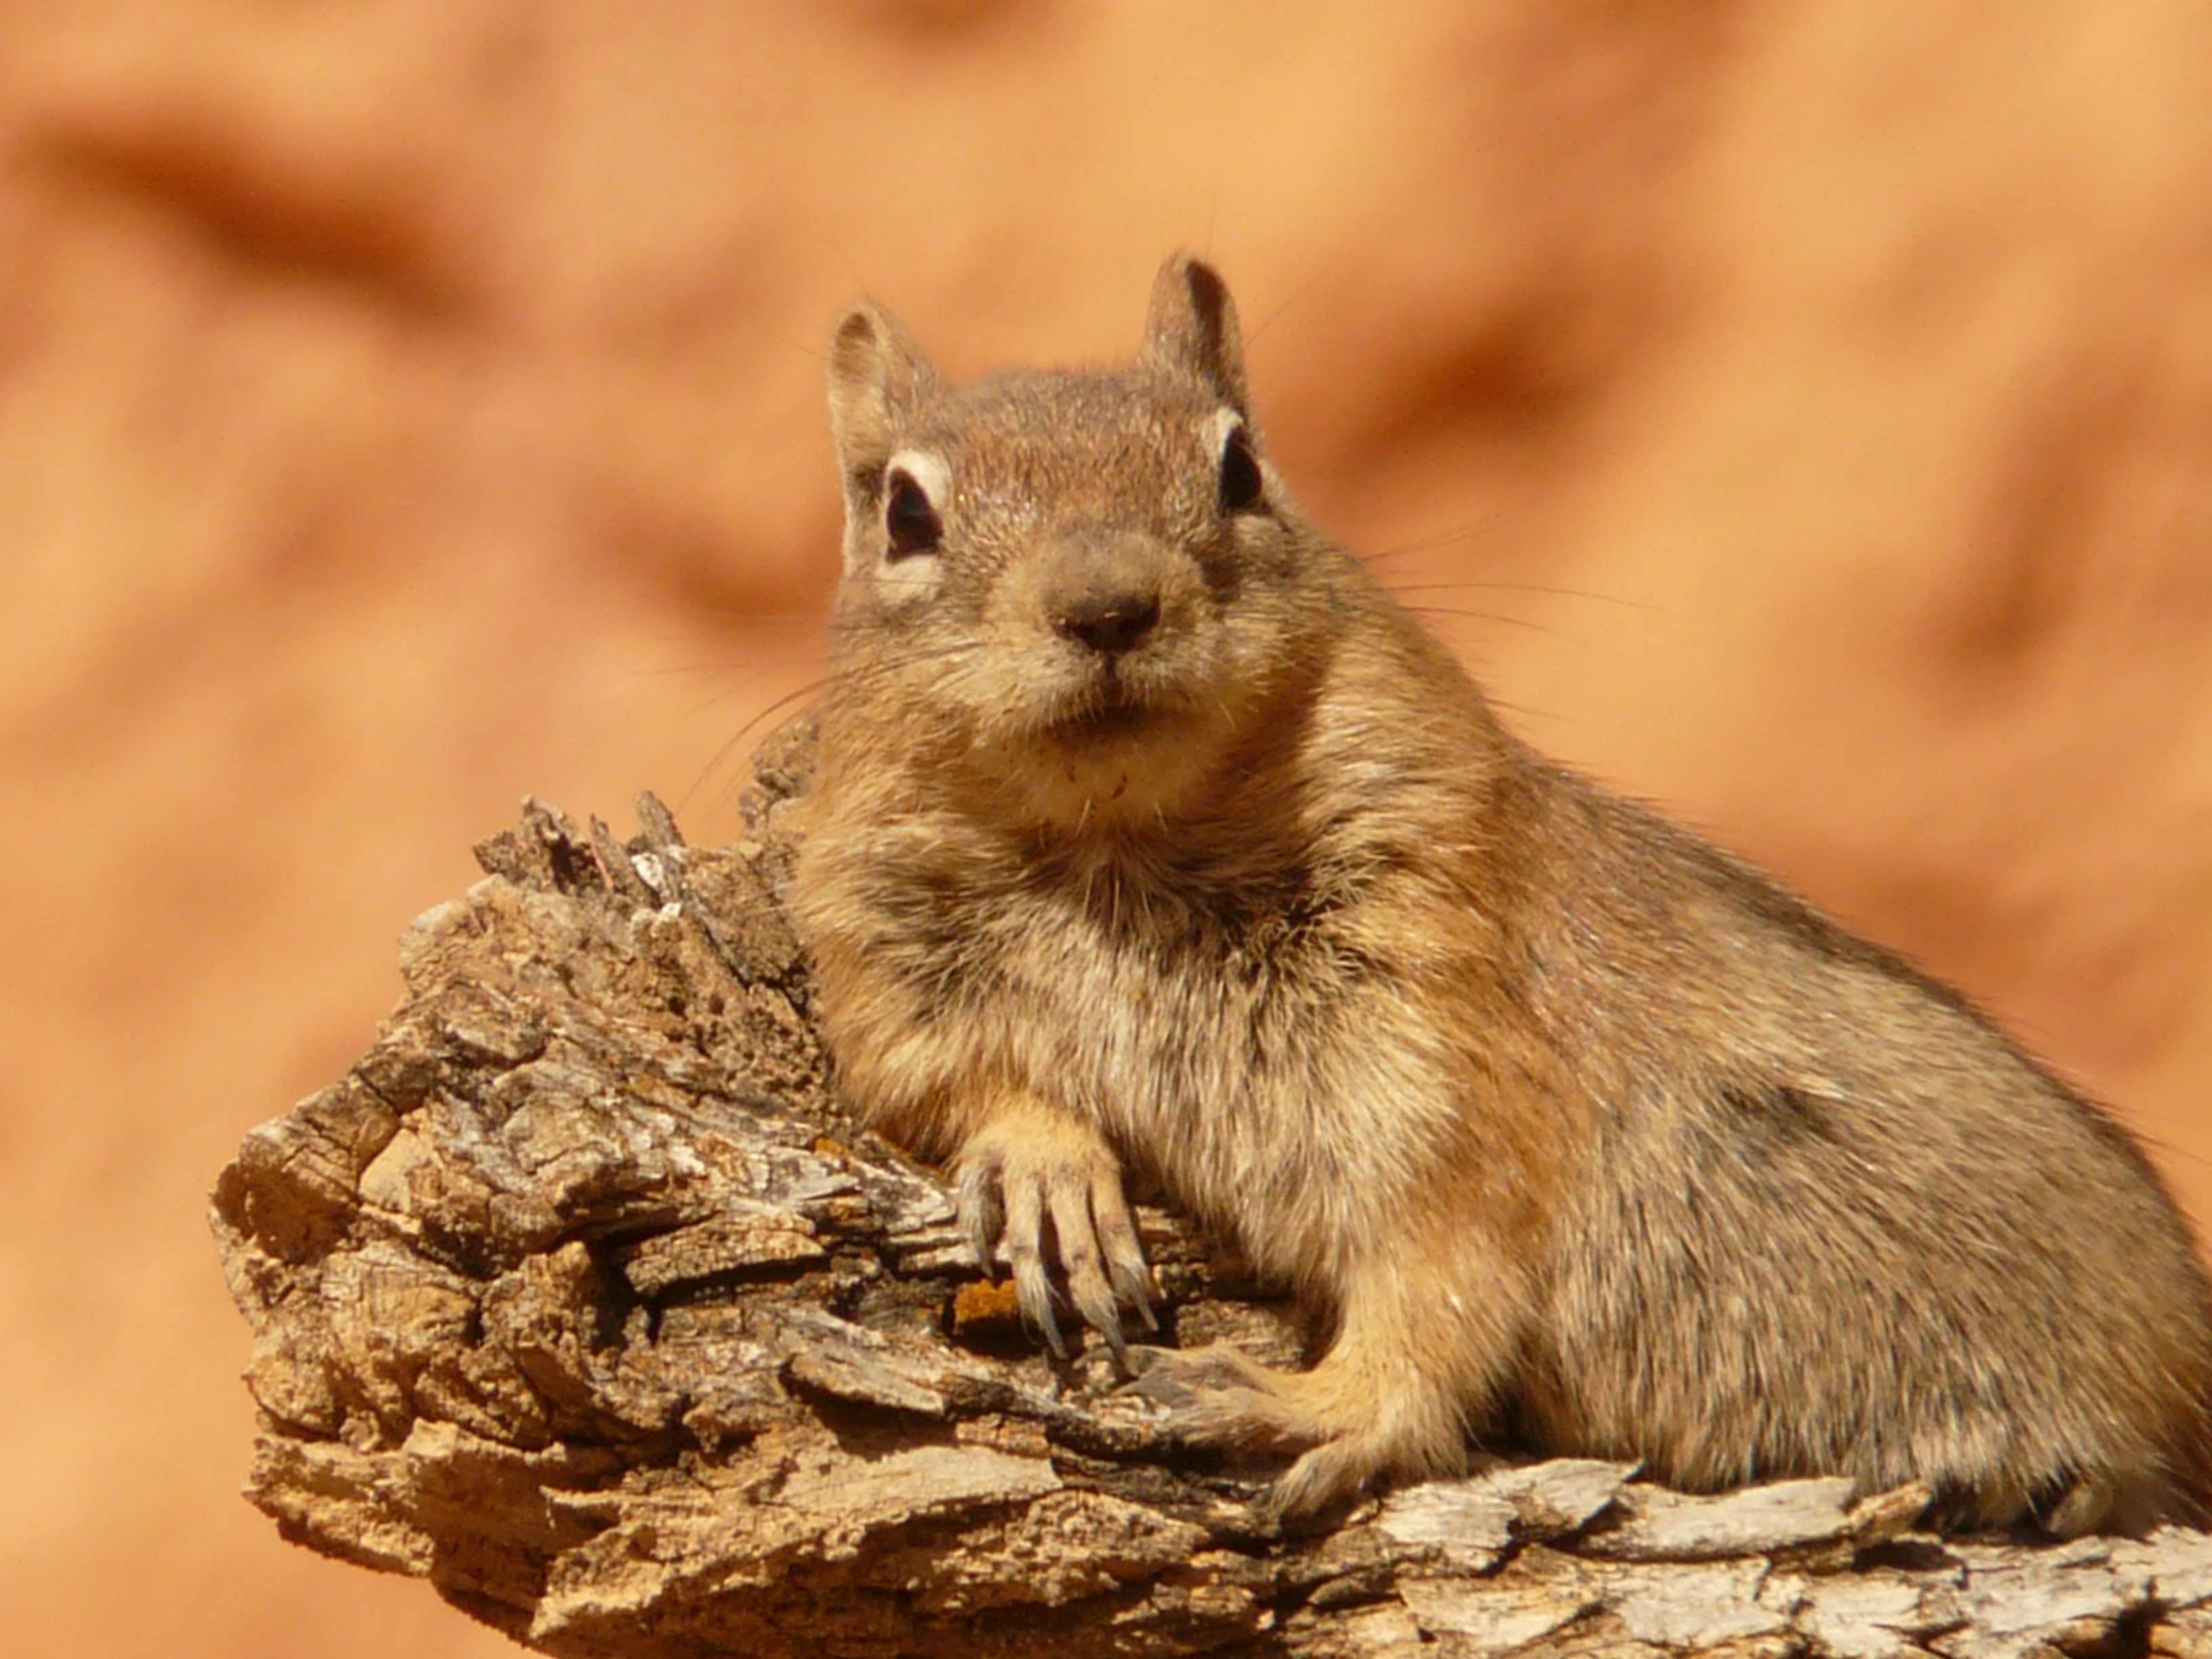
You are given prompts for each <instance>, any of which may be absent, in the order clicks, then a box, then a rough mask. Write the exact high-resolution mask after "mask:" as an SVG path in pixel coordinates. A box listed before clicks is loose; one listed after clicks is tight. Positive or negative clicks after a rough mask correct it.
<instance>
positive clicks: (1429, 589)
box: [1381, 581, 1658, 611]
mask: <svg viewBox="0 0 2212 1659" xmlns="http://www.w3.org/2000/svg"><path fill="white" fill-rule="evenodd" d="M1381 586H1382V589H1383V592H1385V593H1449V592H1468V593H1536V594H1541V595H1542V596H1543V597H1545V598H1547V599H1589V600H1590V601H1592V602H1593V603H1595V604H1597V605H1620V606H1621V607H1622V608H1623V609H1625V610H1629V611H1656V610H1657V608H1658V607H1657V606H1656V605H1650V604H1647V603H1646V602H1645V601H1644V600H1642V599H1622V598H1621V597H1620V595H1618V594H1615V593H1598V592H1592V591H1590V590H1589V589H1588V588H1583V587H1553V586H1547V585H1546V584H1544V583H1542V582H1487V581H1457V582H1383V583H1382V584H1381Z"/></svg>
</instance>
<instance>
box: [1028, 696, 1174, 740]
mask: <svg viewBox="0 0 2212 1659" xmlns="http://www.w3.org/2000/svg"><path fill="white" fill-rule="evenodd" d="M1154 719H1155V715H1154V713H1153V711H1152V709H1151V708H1147V707H1146V705H1145V704H1143V703H1142V702H1138V701H1137V700H1135V699H1134V698H1132V697H1127V696H1124V697H1120V698H1117V699H1115V700H1114V701H1112V702H1095V703H1091V704H1090V705H1088V706H1087V707H1085V708H1080V709H1078V710H1076V711H1075V712H1073V714H1066V715H1064V716H1062V717H1061V718H1060V719H1059V720H1054V722H1053V723H1052V732H1053V735H1054V737H1056V738H1060V741H1061V742H1063V743H1070V744H1078V745H1087V744H1097V743H1109V742H1111V741H1112V740H1113V739H1115V738H1125V737H1131V736H1133V735H1134V734H1135V733H1137V732H1140V731H1142V730H1143V729H1144V728H1145V727H1146V726H1149V725H1151V724H1152V721H1153V720H1154Z"/></svg>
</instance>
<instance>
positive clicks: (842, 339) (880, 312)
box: [829, 305, 938, 495]
mask: <svg viewBox="0 0 2212 1659" xmlns="http://www.w3.org/2000/svg"><path fill="white" fill-rule="evenodd" d="M937 386H938V378H937V371H936V370H935V369H934V368H931V367H930V362H929V359H928V358H927V357H925V356H922V352H921V347H920V346H919V345H917V344H916V343H915V338H914V336H913V335H911V334H909V333H908V331H907V329H906V325H904V324H902V323H901V322H900V321H899V319H897V318H896V317H894V316H892V315H891V314H890V312H888V311H885V310H884V308H883V307H880V306H874V305H857V306H854V307H853V308H852V309H851V310H850V311H848V312H847V313H845V314H844V316H843V317H842V318H840V319H838V322H837V327H836V332H835V333H833V334H831V335H830V337H829V427H830V431H831V434H832V435H833V436H834V437H835V438H836V443H837V459H838V464H839V465H841V466H842V467H843V469H844V471H845V477H846V489H847V493H848V495H849V494H851V493H852V489H853V487H854V483H855V482H856V481H858V480H860V479H861V478H863V477H866V475H868V474H869V473H871V472H874V471H882V469H883V465H884V462H886V461H888V460H889V459H890V456H891V452H892V451H893V450H894V449H895V448H896V447H897V445H898V435H899V428H901V426H902V425H903V424H904V422H905V419H906V417H907V416H908V414H909V413H910V412H911V411H912V410H913V409H914V407H915V405H916V404H920V403H921V402H922V401H923V400H924V399H926V398H927V397H929V395H930V394H931V393H932V392H934V391H935V390H936V389H937Z"/></svg>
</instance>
